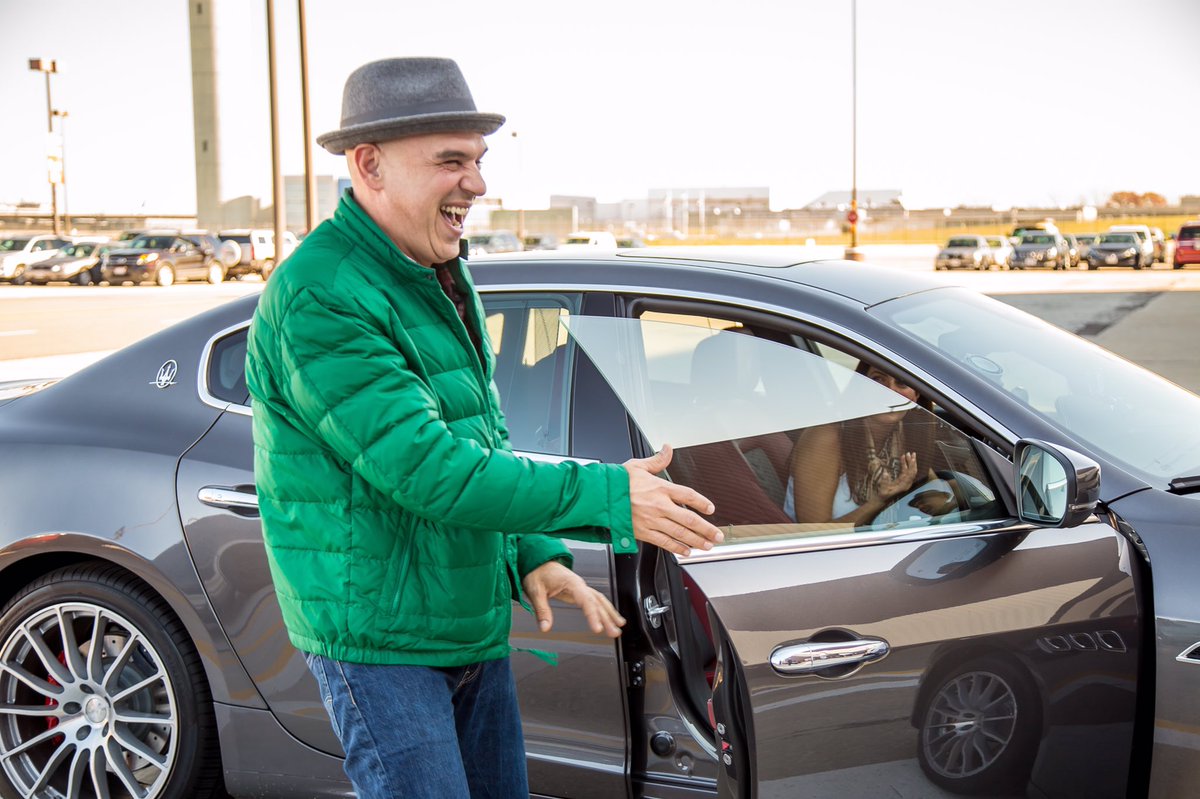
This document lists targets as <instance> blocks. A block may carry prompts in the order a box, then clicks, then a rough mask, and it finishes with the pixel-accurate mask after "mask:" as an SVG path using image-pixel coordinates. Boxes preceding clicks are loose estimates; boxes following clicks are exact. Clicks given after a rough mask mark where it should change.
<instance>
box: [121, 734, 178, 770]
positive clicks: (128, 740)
mask: <svg viewBox="0 0 1200 799" xmlns="http://www.w3.org/2000/svg"><path fill="white" fill-rule="evenodd" d="M113 738H115V739H116V740H117V742H118V743H119V744H121V746H122V747H124V748H125V749H126V750H127V751H129V752H131V753H133V754H135V755H138V756H139V757H142V758H145V759H146V760H148V761H150V762H151V763H153V764H154V765H155V766H157V767H158V770H159V771H163V770H164V769H165V768H166V765H167V764H166V760H165V759H164V758H163V756H162V755H161V754H159V753H158V752H155V751H154V750H153V749H151V748H150V747H149V746H146V744H145V742H144V741H141V740H139V739H138V738H137V737H136V736H134V735H133V734H131V733H130V732H129V731H128V730H126V729H125V728H123V727H114V728H113Z"/></svg>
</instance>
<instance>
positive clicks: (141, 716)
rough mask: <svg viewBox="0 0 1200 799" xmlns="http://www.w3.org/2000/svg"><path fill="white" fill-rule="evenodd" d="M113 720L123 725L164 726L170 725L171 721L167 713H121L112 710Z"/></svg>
mask: <svg viewBox="0 0 1200 799" xmlns="http://www.w3.org/2000/svg"><path fill="white" fill-rule="evenodd" d="M113 719H114V720H115V721H120V722H123V723H125V724H166V725H171V723H172V719H171V715H170V714H169V713H161V714H160V713H122V712H121V711H120V710H117V709H115V708H114V709H113Z"/></svg>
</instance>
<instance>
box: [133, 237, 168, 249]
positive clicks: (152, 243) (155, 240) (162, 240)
mask: <svg viewBox="0 0 1200 799" xmlns="http://www.w3.org/2000/svg"><path fill="white" fill-rule="evenodd" d="M174 243H175V238H174V237H173V236H142V237H140V238H136V239H134V240H133V243H132V244H130V245H129V246H130V247H132V248H133V249H135V250H166V249H170V247H171V245H172V244H174Z"/></svg>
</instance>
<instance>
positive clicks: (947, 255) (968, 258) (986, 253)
mask: <svg viewBox="0 0 1200 799" xmlns="http://www.w3.org/2000/svg"><path fill="white" fill-rule="evenodd" d="M993 258H994V256H993V254H992V248H991V247H990V246H989V245H988V241H987V239H985V238H984V237H983V236H955V237H953V238H952V239H950V240H949V241H948V242H946V246H945V247H943V248H942V249H941V250H940V251H939V252H938V254H937V257H936V258H934V261H933V268H934V269H958V268H960V267H962V268H964V269H990V268H991V266H992V261H993Z"/></svg>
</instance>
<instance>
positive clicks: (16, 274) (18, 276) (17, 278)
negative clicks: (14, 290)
mask: <svg viewBox="0 0 1200 799" xmlns="http://www.w3.org/2000/svg"><path fill="white" fill-rule="evenodd" d="M28 282H29V278H27V277H25V264H17V268H16V269H14V270H13V275H12V279H11V283H12V284H13V285H14V286H24V285H25V284H26V283H28Z"/></svg>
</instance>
